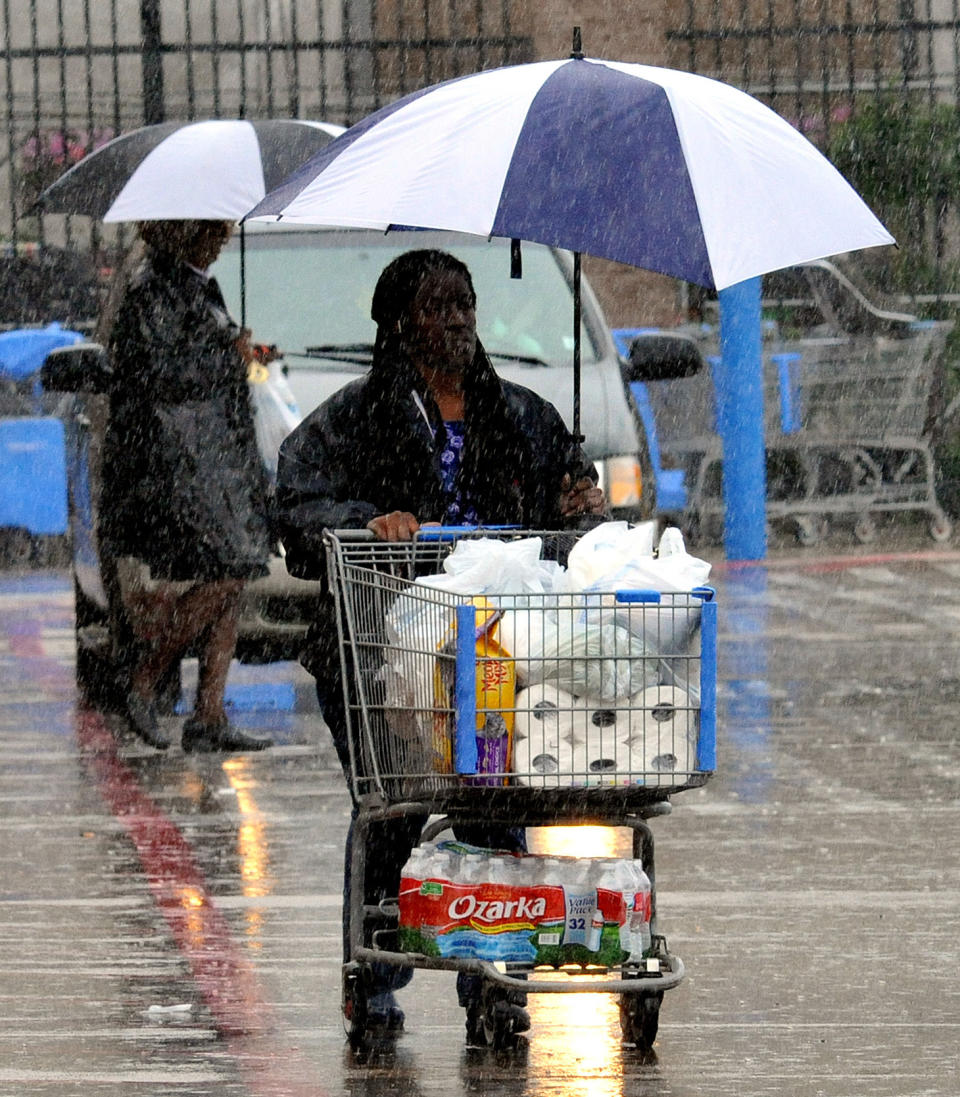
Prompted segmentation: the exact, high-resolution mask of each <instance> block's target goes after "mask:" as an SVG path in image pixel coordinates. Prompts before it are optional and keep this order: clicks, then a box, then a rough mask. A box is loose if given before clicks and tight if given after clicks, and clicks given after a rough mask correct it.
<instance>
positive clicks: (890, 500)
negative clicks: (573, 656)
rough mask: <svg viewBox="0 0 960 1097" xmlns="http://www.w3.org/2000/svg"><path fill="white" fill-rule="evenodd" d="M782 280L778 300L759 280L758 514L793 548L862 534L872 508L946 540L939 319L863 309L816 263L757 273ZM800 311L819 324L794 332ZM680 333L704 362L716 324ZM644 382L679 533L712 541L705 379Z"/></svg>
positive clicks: (713, 472)
mask: <svg viewBox="0 0 960 1097" xmlns="http://www.w3.org/2000/svg"><path fill="white" fill-rule="evenodd" d="M788 275H790V276H792V277H793V280H794V281H795V282H796V283H797V285H796V286H793V285H791V290H790V292H791V293H793V294H799V293H800V291H801V289H805V296H795V297H789V298H788V297H785V296H780V297H779V298H778V297H777V296H776V292H777V291H776V290H775V288H774V286H772V285H771V287H770V288H768V286H767V281H768V280H767V279H765V280H764V299H765V300H764V315H765V316H767V317H769V318H768V320H767V321H766V330H765V335H764V342H763V359H764V394H765V429H766V449H767V517H768V519H769V520H770V521H771V522H777V523H784V524H789V526H790V527H791V528H792V529H793V530H794V532H795V533H796V535H797V538H798V540H799V541H800V542H801V543H803V544H813V543H815V542H816V541H818V540H819V539H820V537H821V536H822V535H823V533H824V532H825V530H826V528H827V526H828V524H829V523H830V522H832V521H838V522H843V523H845V524H848V525H850V526H851V527H852V530H853V533H854V535H855V536H856V537H857V539H858V540H860V541H862V542H869V541H871V540H872V539H873V538H874V536H875V533H876V520H877V518H878V517H879V516H880V515H883V514H891V513H904V512H913V513H919V514H922V515H924V516H925V517H926V519H927V521H928V528H929V532H930V535H931V536H932V537H933V538H934V540H936V541H945V540H947V539H948V538H949V537H950V535H951V532H952V524H951V522H950V520H949V518H948V517H947V515H946V513H945V512H944V510H943V508H942V507H941V505H940V503H939V501H938V499H937V494H936V476H935V465H934V459H933V447H934V444H935V441H936V436H935V432H936V430H937V428H938V425H939V424H938V417H937V416H936V400H937V398H938V394H939V391H940V386H941V384H942V380H943V369H944V363H943V354H944V348H945V344H946V340H947V336H948V334H949V332H950V330H951V328H952V324H951V323H949V322H934V321H924V320H917V319H916V318H915V317H912V316H909V315H906V314H901V313H892V312H884V311H882V310H879V309H876V308H874V307H873V306H872V305H871V304H870V303H869V302H868V301H867V300H866V299H865V298H864V297H863V295H862V294H860V293H859V292H858V291H857V290H856V289H855V287H853V286H852V285H851V284H850V283H848V282H846V281H845V280H844V278H843V276H842V275H841V274H840V272H839V271H838V270H837V269H836V268H835V267H834V265H833V264H832V263H830V262H829V261H827V260H820V261H818V262H816V263H810V264H804V265H803V266H800V267H796V268H790V270H789V271H787V272H777V275H776V276H769V277H770V279H773V278H780V279H781V281H782V280H783V278H785V277H787V276H788ZM791 309H792V310H793V311H792V313H791V312H790V310H791ZM801 309H802V310H803V316H804V318H805V319H806V320H807V321H810V320H811V319H812V320H816V321H818V322H817V323H807V324H805V325H804V326H802V327H801V326H800V325H799V323H798V322H797V316H798V315H799V314H800V312H801ZM778 312H779V313H786V314H787V316H786V319H785V320H784V321H783V322H781V323H778V322H777V321H776V320H774V319H773V318H772V317H773V316H776V315H778ZM688 334H692V335H694V337H695V338H697V340H698V342H699V344H700V346H701V349H702V351H703V353H704V355H705V357H706V358H707V360H708V362H709V363H710V365H711V373H712V372H713V371H715V370H716V368H717V365H718V363H719V357H718V355H719V349H718V346H717V341H716V340H717V336H716V331H715V328H713V327H710V326H707V327H704V328H700V329H690V331H689V332H688ZM788 336H789V337H788ZM645 389H646V396H647V399H648V401H649V404H650V407H651V408H652V410H653V417H654V419H655V422H656V430H657V436H658V440H659V445H660V450H661V452H662V454H663V458H664V461H665V462H667V463H669V464H673V465H675V466H677V467H678V468H680V469H682V470H683V476H684V483H685V487H686V492H687V505H686V509H685V512H684V515H683V524H684V527H685V532H686V533H687V534H688V536H690V537H691V538H695V537H696V536H697V535H703V536H704V537H706V538H708V539H714V538H716V537H718V536H719V535H720V530H721V527H722V519H723V505H722V494H721V474H722V461H723V450H722V443H721V439H720V436H719V433H718V426H717V409H716V404H715V395H714V393H715V389H714V385H713V382H712V378H711V376H710V375H708V374H707V373H704V374H703V375H702V376H700V377H691V378H688V379H683V380H679V381H653V382H647V383H646V385H645Z"/></svg>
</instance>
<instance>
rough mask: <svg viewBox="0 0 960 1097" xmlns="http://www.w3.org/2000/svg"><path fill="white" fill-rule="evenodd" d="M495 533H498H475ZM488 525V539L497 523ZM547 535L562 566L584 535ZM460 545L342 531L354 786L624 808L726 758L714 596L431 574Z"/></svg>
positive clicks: (490, 802) (384, 794)
mask: <svg viewBox="0 0 960 1097" xmlns="http://www.w3.org/2000/svg"><path fill="white" fill-rule="evenodd" d="M478 535H483V531H480V532H479V533H478V534H473V535H472V536H478ZM487 536H489V534H487ZM495 536H497V538H498V539H502V538H503V537H511V536H512V537H523V538H529V537H537V538H539V540H540V543H541V548H542V554H543V557H544V558H546V559H553V560H558V561H561V562H562V561H563V560H565V558H566V553H567V552H568V551H569V549H570V547H571V545H572V544H573V543H574V540H575V535H571V534H569V533H563V534H554V533H549V532H548V533H530V532H524V533H522V534H519V533H518V534H505V533H498V534H496V535H495ZM456 543H457V539H452V538H450V537H437V538H435V539H429V540H428V539H418V540H415V541H412V542H404V543H394V542H378V541H372V540H366V539H365V540H352V539H346V536H345V534H344V531H340V532H339V535H338V534H333V533H331V534H328V535H327V551H328V565H329V575H330V581H331V587H332V589H333V592H334V596H335V599H336V604H337V623H338V629H339V638H340V650H341V658H342V670H343V674H344V689H345V701H346V709H347V725H348V732H349V742H350V751H351V766H352V778H353V782H354V789H355V792H356V794H357V796H358V797H361V798H362V797H364V796H374V797H376V798H378V799H380V800H382V801H383V802H386V803H394V802H398V801H401V800H418V801H420V800H426V801H431V802H433V803H435V805H437V806H439V807H441V808H442V809H443V810H455V809H456V808H457V806H458V805H460V806H464V807H475V806H476V805H478V804H479V803H481V802H482V803H483V804H484V805H486V807H487V808H488V809H489V810H491V811H494V812H495V811H497V810H498V807H499V806H505V805H506V804H507V803H510V804H511V805H512V808H511V809H512V810H518V811H519V812H520V813H521V814H522V813H523V810H524V803H527V802H531V801H532V800H533V799H535V800H536V801H537V803H538V804H539V805H540V808H541V810H542V809H545V808H549V809H551V810H557V811H564V810H574V809H576V808H580V809H584V810H586V809H589V807H590V806H591V805H597V806H599V805H604V806H606V807H608V806H609V804H610V801H611V797H612V798H614V799H615V800H619V801H622V802H623V804H624V806H625V807H627V806H628V805H630V804H633V803H637V802H649V801H652V800H657V799H665V798H667V797H668V796H669V795H671V794H672V793H674V792H678V791H680V790H681V789H685V788H690V787H693V786H696V785H701V784H703V783H704V782H705V781H706V780H707V778H708V776H709V774H710V772H711V771H712V770H713V768H714V756H715V727H716V603H715V601H714V597H713V591H712V590H710V589H709V588H702V589H698V590H695V591H692V592H689V593H682V594H659V593H657V592H654V591H610V592H601V591H594V590H591V591H590V592H589V593H585V592H563V593H553V592H551V593H543V592H537V593H490V592H486V593H484V594H482V595H469V594H466V593H460V592H453V591H451V590H449V589H437V588H436V587H434V586H431V585H430V579H429V576H431V575H434V576H436V575H437V574H440V573H441V572H442V565H443V560H444V558H445V557H446V556H447V555H448V554H449V553H450V552H451V551H452V550H453V548H454V546H455V544H456Z"/></svg>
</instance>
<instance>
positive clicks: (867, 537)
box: [853, 518, 877, 545]
mask: <svg viewBox="0 0 960 1097" xmlns="http://www.w3.org/2000/svg"><path fill="white" fill-rule="evenodd" d="M853 536H854V537H856V539H857V540H858V541H859V542H860V544H861V545H869V544H870V542H871V541H872V540H873V539H874V538H875V537H876V536H877V523H876V522H874V520H873V519H872V518H858V519H857V521H856V524H855V525H854V527H853Z"/></svg>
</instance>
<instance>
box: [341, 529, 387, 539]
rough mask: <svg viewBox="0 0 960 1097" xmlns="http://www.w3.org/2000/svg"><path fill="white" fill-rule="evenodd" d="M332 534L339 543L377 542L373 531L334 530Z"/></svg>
mask: <svg viewBox="0 0 960 1097" xmlns="http://www.w3.org/2000/svg"><path fill="white" fill-rule="evenodd" d="M330 533H331V534H332V535H333V536H334V537H336V539H337V540H338V541H375V540H376V535H375V534H374V532H373V530H372V529H332V530H330Z"/></svg>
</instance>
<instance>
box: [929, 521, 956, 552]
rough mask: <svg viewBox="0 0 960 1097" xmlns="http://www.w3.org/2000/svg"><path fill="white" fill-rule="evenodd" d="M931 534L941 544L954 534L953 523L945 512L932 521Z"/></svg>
mask: <svg viewBox="0 0 960 1097" xmlns="http://www.w3.org/2000/svg"><path fill="white" fill-rule="evenodd" d="M930 536H931V537H932V538H933V539H934V541H936V542H937V544H940V545H942V544H943V542H944V541H949V540H950V538H951V537H952V536H953V523H952V522H951V521H950V519H949V518H948V517H947V516H946V515H945V514H940V515H937V517H936V518H934V519H933V520H932V521H931V522H930Z"/></svg>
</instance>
